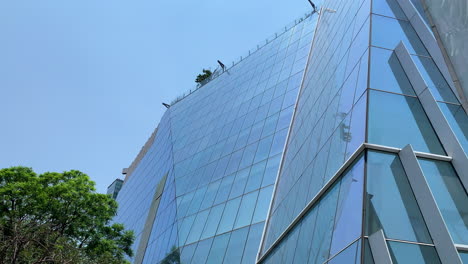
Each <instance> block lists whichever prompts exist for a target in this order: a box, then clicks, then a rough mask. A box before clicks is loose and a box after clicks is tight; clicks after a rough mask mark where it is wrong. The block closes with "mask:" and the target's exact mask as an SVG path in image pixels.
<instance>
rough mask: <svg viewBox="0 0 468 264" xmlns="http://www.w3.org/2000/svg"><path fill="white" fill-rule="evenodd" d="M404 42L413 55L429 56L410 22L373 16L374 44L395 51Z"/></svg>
mask: <svg viewBox="0 0 468 264" xmlns="http://www.w3.org/2000/svg"><path fill="white" fill-rule="evenodd" d="M401 41H403V43H404V44H405V46H406V48H408V50H409V52H410V53H411V54H419V55H425V56H429V54H428V53H427V50H426V48H425V47H424V45H423V44H422V42H421V40H420V39H419V37H418V35H417V34H416V31H414V29H413V27H412V26H411V24H410V23H409V22H408V21H403V20H397V19H393V18H388V17H383V16H379V15H372V44H373V45H375V46H377V47H382V48H387V49H392V50H393V49H395V48H396V47H397V45H398V44H399V43H400V42H401Z"/></svg>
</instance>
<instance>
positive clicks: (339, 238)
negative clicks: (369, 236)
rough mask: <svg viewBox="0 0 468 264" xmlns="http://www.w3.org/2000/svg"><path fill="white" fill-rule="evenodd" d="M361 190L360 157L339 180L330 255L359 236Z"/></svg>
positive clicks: (361, 168) (361, 160) (362, 174)
mask: <svg viewBox="0 0 468 264" xmlns="http://www.w3.org/2000/svg"><path fill="white" fill-rule="evenodd" d="M363 188H364V158H363V157H361V158H360V159H359V160H358V161H357V162H356V163H355V164H354V165H352V167H351V170H350V171H348V172H346V174H345V175H344V176H343V178H342V180H341V187H340V194H339V198H338V208H337V210H336V216H335V226H334V230H333V239H332V243H331V248H330V255H335V254H336V253H337V252H339V251H340V250H342V249H343V248H344V247H345V246H347V245H349V243H351V242H352V241H353V240H355V239H356V238H358V237H359V236H360V234H361V229H362V196H363ZM337 263H338V262H337Z"/></svg>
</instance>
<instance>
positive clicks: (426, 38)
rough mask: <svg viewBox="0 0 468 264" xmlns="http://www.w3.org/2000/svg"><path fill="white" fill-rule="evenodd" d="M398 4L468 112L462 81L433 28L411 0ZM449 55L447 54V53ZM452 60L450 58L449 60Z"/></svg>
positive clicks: (402, 0)
mask: <svg viewBox="0 0 468 264" xmlns="http://www.w3.org/2000/svg"><path fill="white" fill-rule="evenodd" d="M397 1H398V4H399V5H400V6H401V9H402V10H403V12H404V13H405V15H406V16H407V17H408V19H409V22H410V23H411V26H413V28H414V30H415V31H416V33H417V34H418V36H419V38H420V39H421V41H422V43H423V44H424V46H425V47H426V49H427V51H428V52H429V54H430V55H431V57H432V59H433V60H434V63H435V64H436V65H437V67H438V68H439V70H440V72H441V73H442V75H443V76H444V78H445V80H446V81H447V83H448V84H449V86H450V88H451V89H452V92H453V93H454V94H455V96H456V97H457V98H458V100H459V101H460V103H461V104H462V106H463V108H464V109H465V111H466V112H468V101H467V98H466V97H465V94H464V93H463V89H462V87H461V86H460V82H459V80H458V78H457V77H456V74H455V71H454V70H453V67H452V68H450V69H449V67H450V66H451V63H446V61H447V60H448V59H447V60H446V59H445V58H444V54H443V52H442V50H441V48H440V46H439V45H438V43H437V39H436V38H435V36H434V35H433V34H432V32H431V30H430V29H429V28H428V27H427V26H426V24H425V22H424V20H423V18H422V17H421V15H420V14H419V12H418V11H417V10H416V8H415V7H414V5H413V3H411V1H410V0H397ZM445 56H447V55H445ZM448 61H449V62H450V60H448Z"/></svg>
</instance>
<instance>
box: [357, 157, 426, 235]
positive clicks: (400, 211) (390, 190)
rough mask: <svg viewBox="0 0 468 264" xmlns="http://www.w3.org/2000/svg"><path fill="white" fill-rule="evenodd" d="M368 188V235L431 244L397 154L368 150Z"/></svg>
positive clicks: (366, 232) (366, 231)
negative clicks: (380, 233)
mask: <svg viewBox="0 0 468 264" xmlns="http://www.w3.org/2000/svg"><path fill="white" fill-rule="evenodd" d="M366 188H367V194H366V230H365V234H366V235H372V234H373V233H375V232H377V231H379V230H380V229H383V231H384V233H385V237H387V238H393V239H400V240H408V241H416V242H424V243H432V242H431V241H432V240H431V237H430V236H429V232H428V231H427V228H426V224H425V222H424V220H423V217H422V215H421V212H420V210H419V207H418V204H417V203H416V199H415V198H414V194H413V191H412V190H411V186H410V185H409V182H408V178H407V176H406V173H405V171H404V170H403V166H402V165H401V162H400V159H399V158H398V156H397V155H395V154H388V153H383V152H376V151H368V156H367V187H366Z"/></svg>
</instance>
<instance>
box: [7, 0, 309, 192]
mask: <svg viewBox="0 0 468 264" xmlns="http://www.w3.org/2000/svg"><path fill="white" fill-rule="evenodd" d="M306 12H310V6H309V4H308V2H307V1H306V0H294V1H285V0H284V1H279V0H270V1H268V0H257V1H251V0H250V1H249V0H237V1H220V0H200V1H168V0H165V1H162V0H152V1H150V0H135V1H122V0H99V1H96V0H77V1H63V0H41V1H23V0H15V1H2V2H1V3H0V33H1V41H0V98H1V99H2V100H1V103H0V122H1V124H2V128H1V130H0V131H1V132H0V167H1V168H3V167H9V166H15V165H23V166H28V167H32V168H33V169H34V170H35V171H36V172H39V173H42V172H45V171H65V170H70V169H77V170H81V171H83V172H85V173H87V174H88V175H89V176H90V177H91V178H92V179H93V180H94V181H95V182H96V183H97V190H98V191H99V192H105V191H106V188H107V186H108V185H109V184H110V183H112V181H113V180H114V179H115V178H117V177H121V176H122V175H121V170H122V168H124V167H128V166H129V165H130V163H131V162H132V161H133V159H134V158H135V156H136V155H137V153H138V151H139V150H140V148H141V147H142V146H143V144H144V143H145V142H146V140H147V138H148V137H149V136H150V134H151V132H152V131H153V130H154V128H155V127H156V126H157V124H158V122H159V120H160V118H161V116H162V114H163V113H164V110H165V108H164V107H163V106H162V105H161V102H170V101H171V100H172V99H174V98H175V97H177V96H178V95H180V94H181V93H182V92H184V91H186V90H188V89H191V88H192V87H193V86H194V79H195V76H196V75H197V74H198V73H200V72H201V70H202V68H204V67H205V68H207V67H211V68H212V69H214V68H215V67H216V60H217V59H220V60H221V61H223V62H225V64H226V65H230V64H231V63H232V61H234V60H238V58H239V56H241V55H245V54H246V53H247V51H248V50H249V49H253V48H254V47H256V45H257V44H258V43H260V42H262V41H264V40H265V38H267V37H269V36H270V35H271V34H273V33H274V32H277V31H279V30H281V28H283V27H284V26H285V25H286V24H288V23H290V22H291V21H293V20H294V19H296V18H298V17H300V16H302V15H304V14H305V13H306Z"/></svg>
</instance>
